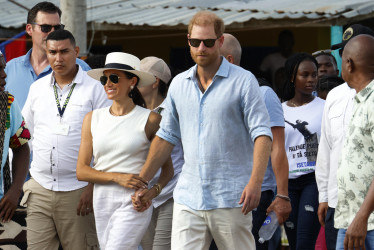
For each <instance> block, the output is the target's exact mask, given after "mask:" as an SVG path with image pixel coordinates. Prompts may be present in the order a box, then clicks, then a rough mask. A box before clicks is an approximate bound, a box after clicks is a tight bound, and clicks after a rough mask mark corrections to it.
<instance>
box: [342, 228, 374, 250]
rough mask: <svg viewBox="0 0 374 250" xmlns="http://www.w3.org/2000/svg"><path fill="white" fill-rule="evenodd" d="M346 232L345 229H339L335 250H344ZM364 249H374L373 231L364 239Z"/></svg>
mask: <svg viewBox="0 0 374 250" xmlns="http://www.w3.org/2000/svg"><path fill="white" fill-rule="evenodd" d="M346 232H347V230H346V229H339V232H338V239H337V240H336V250H344V237H345V233H346ZM365 248H366V249H367V250H369V249H374V230H371V231H368V232H367V234H366V238H365ZM357 250H358V249H357Z"/></svg>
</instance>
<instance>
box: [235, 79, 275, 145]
mask: <svg viewBox="0 0 374 250" xmlns="http://www.w3.org/2000/svg"><path fill="white" fill-rule="evenodd" d="M248 81H249V84H247V85H246V86H247V88H246V89H245V90H244V95H243V98H242V106H243V114H244V122H245V125H246V127H247V129H248V131H249V134H250V136H251V139H252V141H255V139H256V138H257V137H259V136H262V135H265V136H269V137H270V138H271V139H273V136H272V133H271V129H270V119H269V114H268V112H267V110H266V106H265V103H264V101H263V99H262V94H261V92H260V87H259V85H258V82H257V80H256V79H255V77H254V76H253V75H251V77H250V78H249V79H248Z"/></svg>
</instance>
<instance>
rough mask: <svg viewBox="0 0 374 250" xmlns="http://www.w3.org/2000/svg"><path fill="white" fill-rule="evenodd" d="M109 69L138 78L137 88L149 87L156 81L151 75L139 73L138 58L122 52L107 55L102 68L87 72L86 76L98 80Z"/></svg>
mask: <svg viewBox="0 0 374 250" xmlns="http://www.w3.org/2000/svg"><path fill="white" fill-rule="evenodd" d="M110 69H115V70H122V71H127V72H130V73H133V74H134V75H137V76H138V77H139V82H138V85H137V87H144V86H147V85H151V84H153V83H154V82H155V81H156V78H155V77H154V76H153V75H152V74H150V73H147V72H143V71H140V60H139V58H137V57H136V56H133V55H131V54H127V53H123V52H112V53H109V54H108V55H107V56H106V59H105V66H104V68H99V69H92V70H89V71H87V74H88V75H89V76H91V77H92V78H94V79H96V80H100V77H101V76H103V75H104V71H105V70H110Z"/></svg>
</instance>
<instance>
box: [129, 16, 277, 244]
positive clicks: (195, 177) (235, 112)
mask: <svg viewBox="0 0 374 250" xmlns="http://www.w3.org/2000/svg"><path fill="white" fill-rule="evenodd" d="M223 32H224V24H223V21H222V19H221V18H219V17H217V16H216V15H215V14H213V13H212V12H208V11H202V12H198V13H197V14H195V15H194V17H193V18H192V19H191V21H190V24H189V26H188V35H187V38H188V44H189V46H190V52H191V56H192V58H193V60H194V61H195V62H196V65H195V66H193V67H192V68H191V69H189V70H187V71H185V72H183V73H181V74H179V75H178V76H176V77H175V78H174V79H173V82H172V83H171V85H170V88H169V92H168V96H167V98H166V107H165V114H164V115H163V118H162V120H161V125H160V129H159V131H158V132H157V136H156V137H155V139H154V140H153V142H152V144H151V147H150V152H149V155H148V158H147V161H146V163H145V165H144V167H143V169H142V172H141V173H140V176H141V177H143V176H144V177H146V176H148V175H150V174H151V173H152V172H153V171H155V169H157V168H159V167H160V166H161V165H162V164H163V163H164V162H165V160H166V159H167V157H168V156H169V155H170V153H171V151H172V149H173V147H174V145H175V144H177V143H178V142H179V141H180V140H181V141H182V145H183V150H184V160H185V163H184V165H183V168H182V172H181V174H180V177H179V180H178V183H177V185H176V187H175V190H174V211H173V228H172V240H171V241H172V242H171V248H172V249H207V248H208V247H209V245H210V243H211V241H212V238H213V239H214V240H215V243H216V244H217V246H218V248H219V249H255V243H254V238H253V235H252V233H251V229H252V215H251V211H252V210H253V209H254V208H256V207H257V205H258V203H259V200H260V196H261V183H262V180H263V177H264V174H265V171H266V164H267V162H268V160H269V155H270V150H271V138H272V135H271V130H270V127H269V116H268V114H267V112H266V107H265V104H264V102H263V100H262V98H261V92H260V89H259V86H258V83H257V81H256V78H255V77H254V76H253V75H252V74H251V73H250V72H248V71H246V70H244V69H243V68H240V67H238V66H235V65H233V64H230V63H229V62H228V61H227V60H226V59H225V58H223V57H222V56H221V55H220V48H221V46H222V44H223V41H224V37H223V36H222V34H223ZM136 196H137V198H138V199H139V198H142V197H139V195H138V192H137V193H136Z"/></svg>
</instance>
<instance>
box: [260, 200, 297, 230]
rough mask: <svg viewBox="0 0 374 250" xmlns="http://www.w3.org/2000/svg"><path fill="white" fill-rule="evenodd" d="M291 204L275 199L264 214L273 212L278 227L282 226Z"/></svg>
mask: <svg viewBox="0 0 374 250" xmlns="http://www.w3.org/2000/svg"><path fill="white" fill-rule="evenodd" d="M291 210H292V208H291V202H289V201H287V200H285V199H282V198H279V197H276V198H275V200H274V201H273V202H272V203H271V204H270V206H269V207H268V209H267V210H266V213H270V212H271V211H274V212H275V214H276V215H277V218H278V222H279V225H282V224H283V223H284V222H285V221H286V220H287V219H288V216H289V215H290V213H291Z"/></svg>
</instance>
